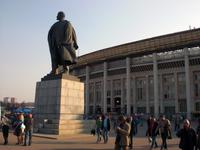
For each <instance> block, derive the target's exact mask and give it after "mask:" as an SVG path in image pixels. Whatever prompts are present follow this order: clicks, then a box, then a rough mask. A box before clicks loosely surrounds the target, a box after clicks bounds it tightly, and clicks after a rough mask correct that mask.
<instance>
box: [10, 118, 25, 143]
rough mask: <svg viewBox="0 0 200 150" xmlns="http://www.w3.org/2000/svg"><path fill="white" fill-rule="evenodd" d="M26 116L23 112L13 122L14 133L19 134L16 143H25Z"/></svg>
mask: <svg viewBox="0 0 200 150" xmlns="http://www.w3.org/2000/svg"><path fill="white" fill-rule="evenodd" d="M23 121H24V116H23V114H19V115H17V120H16V121H15V122H14V124H13V128H14V135H16V136H17V143H16V145H19V144H23V132H24V129H25V125H24V124H23Z"/></svg>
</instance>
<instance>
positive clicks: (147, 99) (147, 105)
mask: <svg viewBox="0 0 200 150" xmlns="http://www.w3.org/2000/svg"><path fill="white" fill-rule="evenodd" d="M146 113H148V114H149V113H150V112H149V77H148V75H146Z"/></svg>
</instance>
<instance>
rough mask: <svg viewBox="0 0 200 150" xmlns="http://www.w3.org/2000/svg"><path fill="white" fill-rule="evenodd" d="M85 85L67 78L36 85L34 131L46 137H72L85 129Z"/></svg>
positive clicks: (54, 79) (50, 79) (51, 79)
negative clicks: (49, 135) (52, 135)
mask: <svg viewBox="0 0 200 150" xmlns="http://www.w3.org/2000/svg"><path fill="white" fill-rule="evenodd" d="M83 114H84V84H83V83H82V82H80V81H79V79H78V78H76V77H74V76H70V75H66V74H62V75H57V76H52V77H51V76H46V77H44V78H42V81H41V82H37V85H36V94H35V116H34V130H35V132H39V133H48V134H57V135H62V134H74V133H81V132H84V131H85V129H86V128H88V127H87V126H88V125H87V124H88V123H86V122H85V121H84V120H82V119H83Z"/></svg>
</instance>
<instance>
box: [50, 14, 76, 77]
mask: <svg viewBox="0 0 200 150" xmlns="http://www.w3.org/2000/svg"><path fill="white" fill-rule="evenodd" d="M64 19H65V14H64V12H62V11H60V12H58V15H57V20H58V21H57V22H56V23H55V24H53V25H52V27H51V28H50V30H49V33H48V43H49V50H50V54H51V63H52V70H51V72H50V74H52V75H56V74H59V72H58V68H59V66H62V68H63V70H62V71H61V72H60V73H69V66H70V65H73V64H76V63H77V58H76V50H77V49H78V45H77V40H76V33H75V30H74V28H73V26H72V24H71V23H70V22H69V21H67V20H64Z"/></svg>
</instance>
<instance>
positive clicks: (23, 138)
mask: <svg viewBox="0 0 200 150" xmlns="http://www.w3.org/2000/svg"><path fill="white" fill-rule="evenodd" d="M0 123H1V126H2V133H3V138H4V145H7V144H8V137H9V130H10V129H12V130H13V134H14V135H15V136H16V137H17V143H16V145H24V146H30V145H31V141H32V132H33V118H32V114H22V113H20V114H15V115H14V117H13V119H9V118H8V117H6V116H5V115H4V116H2V117H1V122H0Z"/></svg>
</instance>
